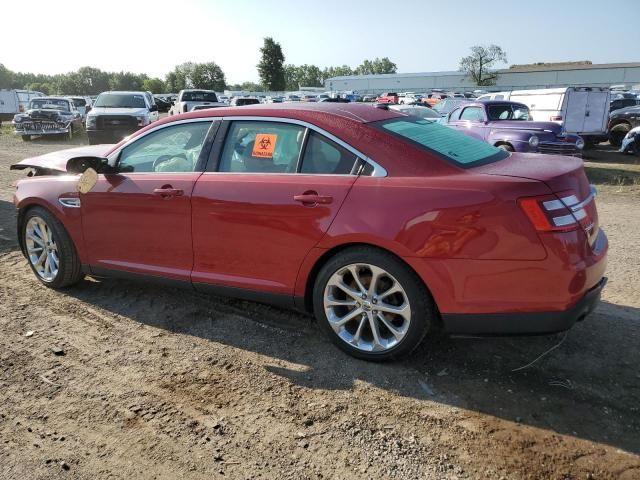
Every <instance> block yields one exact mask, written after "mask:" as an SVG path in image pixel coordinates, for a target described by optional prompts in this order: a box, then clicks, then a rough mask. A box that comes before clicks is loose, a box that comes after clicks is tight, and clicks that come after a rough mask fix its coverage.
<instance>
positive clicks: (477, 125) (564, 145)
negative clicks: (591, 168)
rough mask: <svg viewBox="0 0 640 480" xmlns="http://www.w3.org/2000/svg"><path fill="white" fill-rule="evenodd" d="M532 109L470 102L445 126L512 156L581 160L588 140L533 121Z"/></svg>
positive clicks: (560, 126) (545, 123) (551, 125)
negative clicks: (550, 155)
mask: <svg viewBox="0 0 640 480" xmlns="http://www.w3.org/2000/svg"><path fill="white" fill-rule="evenodd" d="M530 118H531V117H530V114H529V108H528V107H527V106H526V105H524V104H522V103H516V102H508V101H502V100H500V101H498V100H490V101H481V102H468V103H465V104H463V105H460V106H459V107H458V108H456V109H455V110H453V111H452V112H451V113H450V114H449V116H448V117H447V118H446V120H445V121H443V122H442V123H444V124H446V125H447V126H448V127H451V128H455V129H456V130H458V131H460V132H462V133H465V134H467V135H469V136H471V137H475V138H477V139H479V140H482V141H484V142H487V143H490V144H491V145H494V146H496V147H498V148H502V149H503V150H507V151H509V152H537V153H553V154H559V155H574V156H581V155H582V149H583V148H584V140H583V139H582V138H580V137H579V136H578V135H570V134H565V133H564V132H563V130H562V125H558V124H557V123H555V122H534V121H531V120H530Z"/></svg>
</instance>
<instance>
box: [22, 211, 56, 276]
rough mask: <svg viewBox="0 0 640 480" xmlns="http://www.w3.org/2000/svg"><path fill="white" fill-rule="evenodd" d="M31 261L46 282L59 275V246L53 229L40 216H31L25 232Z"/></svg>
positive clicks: (25, 242) (25, 240)
mask: <svg viewBox="0 0 640 480" xmlns="http://www.w3.org/2000/svg"><path fill="white" fill-rule="evenodd" d="M24 244H25V246H26V247H27V255H28V257H29V261H30V262H31V265H32V266H33V269H34V270H35V271H36V273H37V274H38V276H39V277H40V278H41V279H42V280H44V281H45V282H52V281H53V280H55V278H56V276H57V275H58V268H59V266H60V260H59V257H58V246H57V244H56V241H55V238H54V237H53V231H52V230H51V229H50V228H49V225H47V223H46V222H45V221H44V220H43V219H42V218H40V217H31V218H30V219H29V221H28V222H27V227H26V228H25V234H24Z"/></svg>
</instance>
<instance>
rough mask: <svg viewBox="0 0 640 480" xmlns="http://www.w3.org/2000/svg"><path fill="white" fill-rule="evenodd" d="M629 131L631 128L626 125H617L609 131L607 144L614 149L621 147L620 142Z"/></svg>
mask: <svg viewBox="0 0 640 480" xmlns="http://www.w3.org/2000/svg"><path fill="white" fill-rule="evenodd" d="M629 130H631V126H630V125H629V124H627V123H619V124H618V125H615V126H614V127H612V128H611V130H610V131H609V143H610V144H611V145H613V146H614V147H619V146H620V145H622V140H623V139H624V137H625V136H626V135H627V133H629Z"/></svg>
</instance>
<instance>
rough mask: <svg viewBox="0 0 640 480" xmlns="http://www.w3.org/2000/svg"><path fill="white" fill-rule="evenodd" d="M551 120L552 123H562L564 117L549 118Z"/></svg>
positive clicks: (553, 116)
mask: <svg viewBox="0 0 640 480" xmlns="http://www.w3.org/2000/svg"><path fill="white" fill-rule="evenodd" d="M549 120H551V121H552V122H561V121H562V115H552V116H551V117H549Z"/></svg>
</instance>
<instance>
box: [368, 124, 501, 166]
mask: <svg viewBox="0 0 640 480" xmlns="http://www.w3.org/2000/svg"><path fill="white" fill-rule="evenodd" d="M378 125H379V126H380V127H381V128H382V129H384V130H386V131H387V132H390V133H392V134H393V135H395V136H397V137H400V138H402V139H403V140H407V141H409V142H410V143H412V144H414V145H418V146H419V147H422V148H424V149H425V150H427V151H428V152H431V153H435V154H437V155H438V156H439V157H441V158H443V159H445V160H447V161H449V162H451V163H454V164H456V165H458V166H460V167H463V168H469V167H474V166H477V165H484V164H487V163H492V162H496V161H498V160H502V159H504V158H506V157H508V156H509V153H508V152H506V151H504V150H501V149H499V148H496V147H494V146H492V145H489V144H487V143H484V142H481V141H480V140H476V139H475V138H471V137H469V136H467V135H465V134H463V133H460V132H456V131H455V130H453V129H451V128H449V127H445V126H442V125H440V124H438V123H436V122H433V121H430V120H421V119H420V120H419V119H412V118H403V119H393V120H384V121H382V122H379V123H378Z"/></svg>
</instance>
